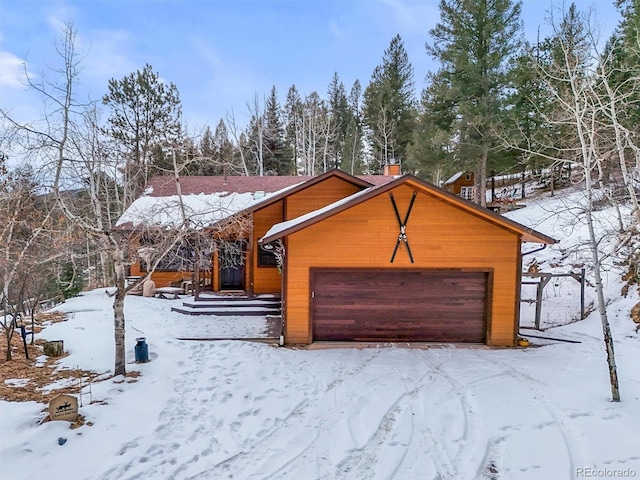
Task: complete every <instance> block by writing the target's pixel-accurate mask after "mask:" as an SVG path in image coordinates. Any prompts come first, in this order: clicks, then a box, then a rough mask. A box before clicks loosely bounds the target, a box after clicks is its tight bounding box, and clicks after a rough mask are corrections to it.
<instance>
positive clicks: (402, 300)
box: [119, 170, 555, 346]
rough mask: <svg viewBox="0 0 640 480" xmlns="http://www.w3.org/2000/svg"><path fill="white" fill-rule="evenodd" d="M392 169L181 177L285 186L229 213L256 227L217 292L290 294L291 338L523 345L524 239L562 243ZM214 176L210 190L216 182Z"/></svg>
mask: <svg viewBox="0 0 640 480" xmlns="http://www.w3.org/2000/svg"><path fill="white" fill-rule="evenodd" d="M386 173H389V174H391V175H386V176H383V175H381V176H365V177H354V176H351V175H348V174H346V173H344V172H341V171H339V170H333V171H330V172H327V173H325V174H323V175H320V176H318V177H313V178H309V177H242V180H240V177H228V178H227V184H224V185H220V184H219V182H221V180H220V179H219V178H218V177H192V178H193V180H190V179H189V178H188V177H185V178H182V179H181V180H180V182H181V186H182V192H183V194H186V195H184V197H188V196H189V195H188V194H194V193H200V192H207V191H208V192H210V194H211V192H213V191H216V192H218V195H221V196H222V197H223V198H227V197H229V196H230V195H231V194H230V193H228V192H236V195H244V194H247V193H250V192H251V188H255V187H256V186H257V185H258V183H256V184H255V186H254V187H251V188H249V187H248V186H247V187H246V188H245V189H244V191H241V187H240V183H241V182H254V181H255V182H259V180H249V179H260V178H263V179H268V180H267V181H274V180H272V179H276V178H278V179H279V180H277V181H278V182H282V183H280V184H279V185H278V186H279V187H281V189H280V190H276V189H275V187H274V188H273V189H272V190H271V191H269V190H268V189H267V188H266V187H265V186H264V185H261V186H260V188H261V191H265V192H267V193H265V196H264V197H263V198H255V194H251V195H248V196H247V198H245V199H244V200H245V201H246V204H245V206H244V207H242V208H241V207H240V206H239V204H240V202H239V201H236V202H235V204H234V208H235V211H234V212H232V211H231V210H232V209H231V208H230V209H229V211H228V214H229V215H236V216H245V217H249V218H250V220H251V222H250V224H251V228H250V231H249V232H247V234H246V236H245V237H244V238H243V239H242V240H239V241H242V242H245V243H244V244H243V245H245V247H244V249H243V252H244V253H243V256H244V263H243V266H242V267H241V269H242V271H241V272H239V273H238V278H239V280H237V281H235V283H234V284H233V285H229V284H228V283H227V279H226V277H225V275H226V274H225V273H224V272H223V271H216V270H217V269H216V258H215V254H214V255H213V258H212V259H211V265H212V269H211V270H212V272H213V282H212V287H213V290H225V289H227V288H233V289H240V290H244V291H245V292H246V293H247V294H250V295H251V294H257V293H281V294H282V301H283V311H282V313H283V325H284V332H283V333H284V339H285V342H286V343H289V344H308V343H312V342H314V341H359V340H362V341H382V342H387V341H403V342H410V341H411V342H414V341H435V342H471V343H486V344H488V345H501V346H515V344H516V340H517V333H518V325H519V311H520V278H521V265H522V253H521V247H522V243H523V242H534V243H542V244H550V243H554V242H555V240H554V239H552V238H550V237H548V236H546V235H544V234H542V233H539V232H536V231H535V230H532V229H529V228H527V227H525V226H523V225H520V224H518V223H516V222H513V221H511V220H509V219H507V218H504V217H502V216H500V215H498V214H495V213H493V212H491V211H489V210H487V209H485V208H482V207H480V206H478V205H475V204H473V203H471V202H468V201H466V200H464V199H462V198H460V197H458V196H455V195H452V194H451V193H448V192H447V191H445V190H443V189H441V188H438V187H436V186H434V185H431V184H429V183H426V182H424V181H422V180H419V179H417V178H416V177H413V176H410V175H404V176H394V175H393V174H394V173H395V172H394V171H389V170H387V172H386ZM214 179H215V180H214ZM296 180H297V183H295V182H296ZM164 181H165V182H166V185H168V184H169V183H170V181H169V180H164ZM236 181H237V182H238V184H237V185H234V182H236ZM159 182H160V180H153V181H152V183H151V186H152V187H153V193H151V195H157V194H162V196H161V197H157V198H158V201H157V202H159V203H160V204H162V200H164V199H166V198H167V196H170V195H172V194H174V193H175V191H174V190H171V187H167V188H169V189H168V190H163V188H162V187H161V186H160V183H159ZM189 182H192V183H193V184H196V183H197V184H198V185H202V188H194V187H193V186H189ZM207 182H210V184H211V187H209V186H207V187H206V188H205V185H209V183H207ZM216 182H218V183H217V184H216ZM247 185H248V183H247ZM223 187H224V188H223ZM234 187H235V190H234ZM220 192H225V193H224V194H221V193H220ZM259 196H260V195H259ZM143 198H147V197H143ZM140 200H143V199H140ZM145 201H146V202H148V201H149V200H145ZM228 203H233V202H231V201H229V202H228ZM134 205H135V203H134ZM134 205H132V208H133V207H134ZM127 215H129V216H127ZM134 218H136V216H135V215H131V212H129V211H128V212H126V213H125V215H124V216H123V219H121V221H120V222H119V225H120V226H123V225H124V224H127V225H129V226H133V225H134V224H135V221H132V220H133V219H134ZM208 221H215V219H213V218H209V219H208ZM274 251H275V252H279V254H280V255H281V258H282V270H280V269H278V268H277V267H276V266H275V263H276V262H275V261H274V260H275V259H274V257H273V253H272V252H274ZM136 268H137V266H134V267H133V268H132V273H133V274H135V273H136ZM138 272H139V270H138ZM172 275H173V277H176V278H177V277H180V276H181V275H182V274H181V273H180V272H156V273H154V275H153V279H154V281H155V282H156V284H157V285H159V286H162V285H163V284H166V283H163V282H169V281H170V279H171V278H173V277H172Z"/></svg>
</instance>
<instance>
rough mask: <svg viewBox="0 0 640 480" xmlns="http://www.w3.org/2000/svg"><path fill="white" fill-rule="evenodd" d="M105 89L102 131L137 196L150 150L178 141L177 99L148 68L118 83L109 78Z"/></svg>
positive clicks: (150, 159)
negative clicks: (124, 162) (116, 150)
mask: <svg viewBox="0 0 640 480" xmlns="http://www.w3.org/2000/svg"><path fill="white" fill-rule="evenodd" d="M108 89H109V92H108V93H107V95H105V96H104V97H103V99H102V103H103V104H105V105H107V106H108V107H109V108H110V111H111V113H110V115H109V118H108V119H107V125H108V126H107V127H106V129H105V130H106V133H107V134H108V135H109V136H110V137H111V138H113V139H114V140H115V142H116V144H117V146H118V147H119V149H120V150H121V154H122V155H123V156H124V157H125V158H126V159H127V162H128V168H127V171H128V173H129V175H130V176H131V178H132V180H133V181H132V184H135V185H136V187H137V188H136V189H134V191H133V192H132V193H133V195H134V196H137V195H138V194H139V193H140V191H141V189H142V187H143V186H144V184H145V183H146V181H147V179H148V177H149V173H150V166H151V164H152V163H153V157H152V152H153V151H154V149H156V150H157V148H158V147H160V146H166V145H175V144H176V143H177V142H178V141H179V140H180V137H181V131H182V127H181V125H180V114H181V108H182V107H181V103H180V96H179V94H178V89H177V87H176V86H175V85H174V84H173V83H169V84H165V83H164V82H162V81H161V80H160V76H159V74H157V73H156V72H154V71H153V68H152V67H151V65H149V64H147V65H145V66H144V68H143V69H142V70H137V71H136V72H133V73H131V74H130V75H128V76H126V77H124V78H123V79H121V80H116V79H113V78H112V79H111V80H109V85H108Z"/></svg>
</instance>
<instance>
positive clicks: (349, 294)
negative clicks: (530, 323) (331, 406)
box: [311, 269, 488, 343]
mask: <svg viewBox="0 0 640 480" xmlns="http://www.w3.org/2000/svg"><path fill="white" fill-rule="evenodd" d="M487 278H488V273H487V272H477V271H471V272H468V271H458V270H382V269H380V270H378V269H375V270H374V269H339V270H338V269H313V270H312V271H311V289H312V300H311V315H312V317H311V321H312V325H313V339H314V341H321V340H334V341H335V340H338V341H345V340H346V341H349V340H353V341H414V342H416V341H426V342H473V343H476V342H477V343H484V341H485V335H486V302H487Z"/></svg>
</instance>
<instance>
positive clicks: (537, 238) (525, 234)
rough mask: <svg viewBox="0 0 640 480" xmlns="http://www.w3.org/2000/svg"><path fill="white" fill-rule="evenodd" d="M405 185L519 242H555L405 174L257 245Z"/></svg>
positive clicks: (261, 240) (371, 188) (264, 238)
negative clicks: (429, 195) (518, 237)
mask: <svg viewBox="0 0 640 480" xmlns="http://www.w3.org/2000/svg"><path fill="white" fill-rule="evenodd" d="M405 182H408V183H410V184H411V183H414V184H416V185H417V186H418V187H420V188H421V189H422V190H423V191H427V192H430V193H431V194H433V195H435V196H436V197H439V198H440V199H441V200H443V201H445V202H447V203H450V204H453V205H455V206H458V207H462V208H463V209H464V210H466V211H468V212H469V213H472V214H475V215H478V216H480V217H481V218H484V219H486V220H488V221H490V222H491V223H494V224H497V225H498V226H502V227H503V228H506V229H507V230H510V231H512V232H513V233H514V234H516V235H519V236H520V238H521V239H522V241H524V242H531V243H544V244H554V243H557V240H556V239H554V238H552V237H549V236H548V235H545V234H543V233H541V232H538V231H536V230H533V229H531V228H527V227H525V226H524V225H521V224H519V223H517V222H514V221H513V220H510V219H508V218H506V217H503V216H502V215H500V214H498V213H495V212H492V211H491V210H488V209H486V208H484V207H480V206H479V205H476V204H474V203H471V202H468V201H466V200H464V199H463V198H461V197H458V196H456V195H453V194H452V193H450V192H448V191H446V190H444V189H442V188H439V187H437V186H435V185H432V184H430V183H428V182H425V181H424V180H421V179H419V178H417V177H415V176H413V175H408V174H405V175H402V176H399V177H397V178H395V179H394V180H392V181H391V182H388V183H385V184H383V185H378V186H374V187H370V192H371V193H368V194H366V193H365V194H364V195H359V196H358V198H355V199H354V200H353V201H351V202H348V201H347V202H345V203H343V204H341V205H338V206H336V207H335V208H334V209H331V210H330V211H327V212H325V213H324V214H322V215H318V216H317V217H312V218H310V219H308V220H305V221H303V222H301V223H299V224H296V225H293V226H291V227H289V228H287V229H283V230H281V231H280V232H277V233H276V234H273V235H269V236H268V237H267V236H265V237H263V238H261V239H260V240H259V242H260V243H261V244H263V243H270V242H273V241H274V240H277V239H279V238H282V237H285V236H287V235H290V234H292V233H294V232H296V231H298V230H302V229H303V228H305V227H307V226H309V225H312V224H314V223H316V222H319V221H321V220H323V219H325V218H328V217H330V216H333V215H336V214H338V213H340V212H342V211H344V210H346V209H348V208H351V207H352V206H355V205H358V204H360V203H362V202H364V201H366V200H368V199H369V198H372V197H375V196H377V195H380V194H382V193H385V192H386V191H389V190H392V189H393V188H395V187H396V186H398V185H400V184H402V183H405ZM414 186H415V185H414Z"/></svg>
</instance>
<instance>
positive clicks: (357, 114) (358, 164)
mask: <svg viewBox="0 0 640 480" xmlns="http://www.w3.org/2000/svg"><path fill="white" fill-rule="evenodd" d="M361 97H362V87H361V86H360V81H359V80H356V81H355V82H354V83H353V86H352V87H351V92H350V93H349V98H348V99H347V108H348V110H347V112H348V113H347V122H346V123H347V127H346V134H345V140H344V147H343V157H342V164H341V167H342V168H343V169H344V170H346V171H347V172H349V173H350V174H351V175H356V174H360V173H364V169H363V165H362V107H361V105H360V100H361Z"/></svg>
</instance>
